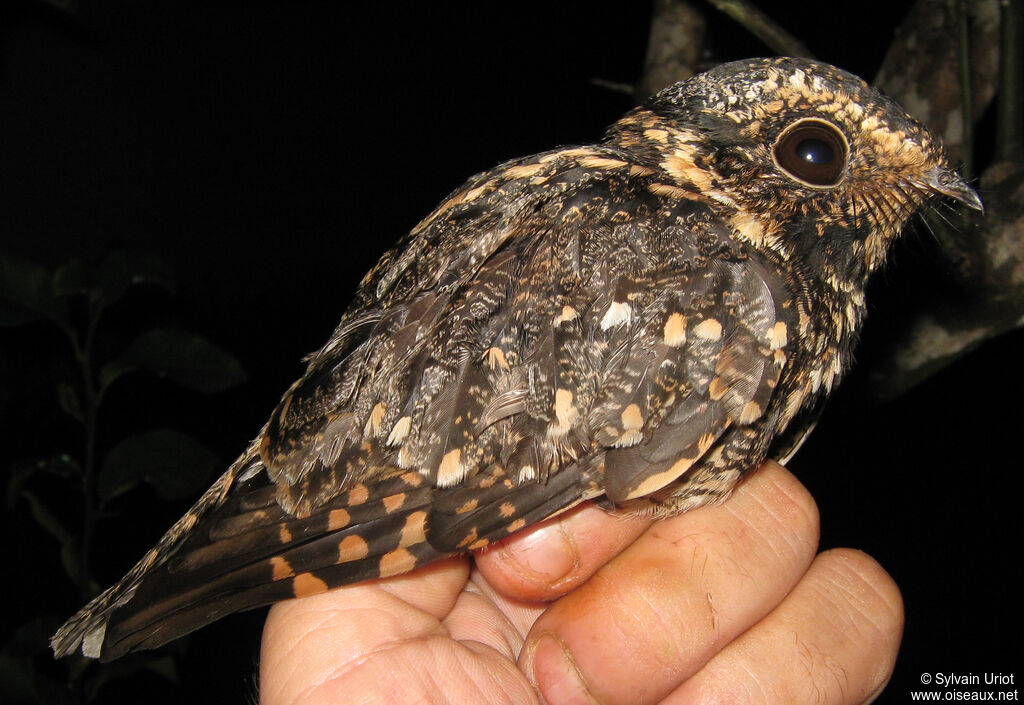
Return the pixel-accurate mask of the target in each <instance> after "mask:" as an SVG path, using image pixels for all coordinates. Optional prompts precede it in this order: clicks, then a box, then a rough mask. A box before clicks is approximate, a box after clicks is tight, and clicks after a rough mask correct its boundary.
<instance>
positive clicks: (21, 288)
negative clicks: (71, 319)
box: [0, 255, 68, 326]
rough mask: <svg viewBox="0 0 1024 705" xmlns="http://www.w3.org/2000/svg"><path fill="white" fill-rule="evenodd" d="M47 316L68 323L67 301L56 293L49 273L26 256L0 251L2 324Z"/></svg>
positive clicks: (11, 323)
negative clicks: (8, 254) (62, 299)
mask: <svg viewBox="0 0 1024 705" xmlns="http://www.w3.org/2000/svg"><path fill="white" fill-rule="evenodd" d="M44 319H48V320H51V321H56V322H57V323H59V324H61V325H62V326H66V325H67V321H68V311H67V308H66V307H65V306H64V302H63V301H60V300H58V299H56V298H54V296H53V287H52V284H51V281H50V273H49V272H47V271H46V269H45V268H44V267H41V266H40V265H38V264H35V263H34V262H29V261H27V260H22V259H17V258H14V257H9V256H7V255H0V325H3V326H17V325H21V324H23V323H30V322H32V321H38V320H44Z"/></svg>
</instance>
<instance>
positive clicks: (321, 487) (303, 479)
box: [51, 57, 983, 660]
mask: <svg viewBox="0 0 1024 705" xmlns="http://www.w3.org/2000/svg"><path fill="white" fill-rule="evenodd" d="M942 198H947V199H952V200H954V201H957V202H959V203H960V204H962V205H964V206H966V207H968V208H971V209H975V210H978V211H982V210H983V206H982V202H981V200H980V198H979V197H978V195H977V194H976V192H975V191H974V190H973V189H972V188H971V187H970V186H969V185H968V183H967V182H966V181H965V180H964V179H963V178H962V177H961V176H960V175H958V174H957V172H956V171H955V170H954V169H953V168H952V167H951V166H950V164H949V160H948V157H947V156H946V153H945V151H944V149H943V147H942V145H941V143H940V142H939V140H938V139H937V138H936V137H935V136H933V135H932V134H931V133H930V132H929V131H928V129H927V128H926V127H925V126H924V125H922V124H921V123H919V122H918V121H917V120H915V119H914V118H913V117H911V116H910V115H908V114H907V113H906V112H905V111H904V109H903V108H901V107H900V106H899V105H898V104H897V103H895V102H894V101H893V100H891V99H890V98H888V97H886V96H885V95H883V94H882V93H881V92H879V91H878V90H876V89H875V88H873V87H871V86H870V85H868V84H867V83H866V82H865V81H863V80H862V79H860V78H858V77H857V76H854V75H853V74H850V73H847V72H845V71H843V70H841V69H838V68H835V67H833V66H830V65H828V64H825V63H821V62H817V61H811V60H807V59H799V58H787V57H776V58H761V59H748V60H743V61H737V62H731V63H725V64H722V65H720V66H717V67H715V68H713V69H711V70H709V71H707V72H704V73H701V74H698V75H696V76H694V77H692V78H690V79H688V80H686V81H682V82H679V83H676V84H673V85H671V86H669V87H667V88H665V89H664V90H662V91H661V92H660V93H658V94H656V95H654V96H653V97H651V98H649V99H648V100H647V101H646V102H644V103H643V104H642V105H640V106H639V107H636V108H634V109H632V110H631V111H629V112H627V113H626V114H625V115H624V116H623V117H622V118H621V119H620V120H618V121H617V122H616V123H614V124H613V125H612V126H611V127H610V128H609V129H608V131H607V132H606V134H605V136H604V138H603V139H602V141H600V142H598V143H596V144H590V145H580V146H568V147H560V148H556V149H553V150H551V151H547V152H543V153H540V154H535V155H532V156H528V157H524V158H519V159H513V160H511V161H507V162H505V163H503V164H501V165H499V166H497V167H495V168H493V169H490V170H488V171H484V172H482V173H480V174H478V175H476V176H473V177H471V178H470V179H469V180H468V181H467V182H466V183H465V184H464V185H463V186H461V187H459V188H458V189H456V190H455V191H454V192H453V193H451V194H450V195H449V196H448V197H447V198H445V199H444V200H443V201H442V202H441V204H440V205H439V206H438V207H437V208H436V209H435V210H434V211H433V212H432V213H430V214H429V215H428V216H427V217H426V218H424V219H423V220H422V221H421V222H420V223H419V224H417V225H416V226H415V227H414V228H413V229H412V230H411V231H410V232H409V233H408V234H407V235H405V236H404V237H403V238H402V239H401V240H399V242H398V244H397V246H396V247H395V248H394V249H392V250H390V251H389V252H387V253H385V254H384V255H383V256H382V257H381V259H380V260H379V262H378V263H377V264H376V265H375V266H374V267H373V268H372V269H371V271H370V272H369V273H368V274H367V275H366V276H365V277H364V278H363V279H362V281H361V282H360V284H359V286H358V289H357V291H356V293H355V295H354V300H353V301H352V303H351V304H350V306H349V308H348V309H347V310H346V312H345V313H344V315H343V316H342V318H341V321H340V323H339V324H338V326H337V328H336V329H335V330H334V332H333V333H332V334H331V336H330V337H329V339H328V340H327V342H326V344H325V345H324V346H323V347H322V348H320V349H319V350H318V351H316V352H315V353H313V354H311V355H310V356H308V357H307V358H306V360H305V363H306V368H305V372H304V374H303V375H302V376H301V378H300V379H299V380H298V381H296V382H295V383H294V384H293V385H292V386H291V387H290V388H289V389H288V390H287V392H286V393H285V394H284V396H283V397H282V399H281V401H280V403H279V404H278V405H277V407H276V408H275V409H274V411H273V413H272V414H271V416H270V419H269V421H268V422H267V423H266V425H265V426H264V427H263V428H262V429H261V430H260V432H259V434H258V435H257V436H256V437H255V439H254V440H253V441H252V442H251V443H250V444H249V445H248V446H247V447H246V449H245V451H244V452H243V453H242V454H241V455H240V457H239V458H238V459H237V460H236V461H235V462H234V463H233V464H231V466H230V467H229V468H228V469H227V471H226V472H225V473H224V474H223V475H222V476H221V477H220V478H219V479H217V480H216V481H215V482H214V484H213V486H212V487H210V489H209V490H207V491H206V492H205V493H204V494H203V495H202V496H201V497H200V498H199V500H198V501H197V503H196V504H195V505H194V506H193V507H192V509H191V510H189V511H188V512H187V513H186V514H185V515H184V516H183V517H182V518H181V519H180V520H179V521H178V522H177V523H175V524H174V525H173V526H172V527H171V528H170V529H169V530H168V531H167V533H166V534H165V535H164V536H163V537H162V538H161V539H160V540H159V542H158V543H157V544H156V546H155V547H154V548H152V549H151V550H150V551H148V552H147V553H146V554H145V555H144V556H143V558H142V559H141V560H140V561H139V562H138V564H136V565H135V566H134V567H133V568H132V569H131V570H130V571H129V572H128V573H127V575H125V577H124V578H123V579H122V580H121V581H120V582H118V583H117V584H115V585H114V586H112V587H111V588H109V589H107V590H106V591H104V592H102V593H101V594H99V595H98V596H97V597H96V598H95V599H93V600H92V601H91V602H90V603H89V604H87V605H86V606H85V607H83V608H82V609H81V610H80V611H79V612H78V613H77V614H75V615H74V616H73V617H71V618H70V619H69V620H68V621H67V623H66V624H64V626H62V627H61V628H60V629H59V631H57V633H56V634H55V635H54V636H53V637H52V639H51V646H52V649H53V651H54V654H55V656H57V657H60V656H66V655H69V654H72V653H76V652H79V651H80V652H81V653H82V654H83V655H84V656H87V657H91V658H99V659H102V660H110V659H114V658H117V657H119V656H122V655H124V654H127V653H130V652H133V651H137V650H140V649H149V648H155V647H158V646H160V645H162V644H164V643H166V642H169V641H171V640H174V639H177V638H179V637H181V636H183V635H185V634H187V633H189V632H191V631H193V630H195V629H198V628H200V627H202V626H204V625H206V624H208V623H210V622H212V621H214V620H217V619H220V618H222V617H224V616H226V615H228V614H231V613H233V612H237V611H241V610H247V609H252V608H255V607H259V606H263V605H266V604H270V603H273V602H276V601H281V600H287V599H292V598H301V597H304V596H307V595H313V594H317V593H320V592H323V591H326V590H329V589H331V588H335V587H338V586H341V585H345V584H350V583H355V582H359V581H363V580H371V579H378V578H387V577H390V576H394V575H399V574H402V573H406V572H408V571H410V570H413V569H415V568H417V567H419V566H423V565H426V564H428V563H431V562H433V561H437V560H440V559H443V558H446V557H449V556H453V555H458V554H461V553H466V552H470V551H475V550H478V549H482V548H484V547H486V546H488V545H489V544H491V543H493V542H495V541H498V540H501V539H503V538H505V537H507V536H509V535H511V534H513V533H515V532H516V531H518V530H520V529H522V528H524V527H527V526H529V525H532V524H534V523H537V522H539V521H542V520H544V519H547V518H549V517H552V516H554V515H557V514H559V513H560V512H563V511H565V510H567V509H568V508H571V507H573V506H575V505H577V504H579V503H581V502H585V501H588V500H592V501H594V502H596V503H597V504H598V505H599V506H601V507H603V508H605V509H608V510H609V511H614V512H621V513H626V514H642V515H647V516H651V517H655V518H658V517H668V516H673V515H677V514H680V513H682V512H685V511H688V510H691V509H694V508H697V507H700V506H703V505H707V504H711V503H715V502H720V501H722V500H724V499H726V498H727V497H728V496H729V494H730V492H731V491H732V489H733V488H734V487H735V486H736V485H737V483H738V482H739V481H740V480H741V479H742V478H743V477H744V476H746V475H747V474H749V473H750V472H751V471H752V470H754V469H755V468H756V467H758V465H760V464H761V463H762V461H763V460H765V459H766V458H768V457H777V458H780V459H782V460H785V459H788V457H789V456H790V455H791V454H792V452H794V451H795V449H796V448H797V447H799V444H800V442H801V441H802V439H803V438H804V437H805V436H806V434H807V433H808V432H809V431H810V429H811V428H812V427H813V425H814V423H815V420H816V416H817V414H818V413H819V412H820V409H821V406H822V404H823V402H824V400H825V399H826V398H827V397H828V396H829V394H830V392H831V391H832V390H833V389H834V388H835V387H836V385H837V383H838V382H839V380H840V379H841V378H842V377H843V375H844V373H845V372H846V371H847V370H848V369H849V367H850V365H851V362H852V354H853V350H854V347H855V344H856V341H857V338H858V335H859V332H860V330H861V327H862V323H863V320H864V317H865V285H866V282H867V281H868V279H869V277H870V275H871V274H872V273H873V272H875V271H877V270H878V269H879V268H880V267H881V266H882V264H883V262H884V260H885V257H886V253H887V251H888V250H889V248H890V245H891V244H892V243H893V242H894V241H895V240H896V239H897V237H898V236H899V234H900V232H901V231H902V230H903V228H904V225H905V224H906V223H907V221H908V220H910V219H911V217H912V216H913V215H914V214H915V213H916V212H918V211H919V209H921V208H922V207H924V206H926V205H929V204H932V203H933V202H935V201H937V200H940V199H942Z"/></svg>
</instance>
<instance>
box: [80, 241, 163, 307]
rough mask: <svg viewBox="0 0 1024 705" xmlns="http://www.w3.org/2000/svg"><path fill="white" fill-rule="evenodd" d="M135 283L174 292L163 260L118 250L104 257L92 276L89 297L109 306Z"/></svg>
mask: <svg viewBox="0 0 1024 705" xmlns="http://www.w3.org/2000/svg"><path fill="white" fill-rule="evenodd" d="M135 284H156V285H157V286H161V287H163V288H164V289H166V290H167V291H170V292H173V291H174V280H173V277H172V276H171V271H170V268H169V267H168V266H167V264H166V263H165V262H164V261H163V260H161V259H159V258H157V257H148V256H137V255H131V254H128V253H127V252H124V251H123V250H116V251H114V252H111V253H110V254H108V255H107V256H106V257H104V258H103V261H102V262H100V265H99V267H97V268H96V271H95V272H94V273H93V277H92V287H91V292H90V295H91V297H92V299H93V300H94V301H95V302H98V303H101V304H102V305H103V306H109V305H110V304H112V303H114V302H116V301H117V300H118V299H120V298H121V297H122V296H124V293H125V291H127V290H128V287H130V286H133V285H135Z"/></svg>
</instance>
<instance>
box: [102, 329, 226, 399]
mask: <svg viewBox="0 0 1024 705" xmlns="http://www.w3.org/2000/svg"><path fill="white" fill-rule="evenodd" d="M133 370H148V371H150V372H154V373H156V374H157V375H159V376H161V377H166V378H167V379H169V380H171V381H173V382H176V383H178V384H180V385H182V386H183V387H188V388H189V389H194V390H196V391H198V392H205V393H207V394H212V393H214V392H220V391H223V390H225V389H228V388H229V387H233V386H235V385H236V384H241V383H242V382H244V381H245V372H244V371H243V370H242V364H241V363H240V362H239V361H238V360H237V359H236V358H235V357H233V356H232V355H230V354H229V353H227V352H225V351H224V350H222V349H221V348H219V347H217V346H216V345H214V344H213V343H212V342H210V341H209V340H207V339H206V338H204V337H203V336H201V335H199V334H197V333H189V332H186V331H179V330H171V329H167V328H157V329H154V330H150V331H147V332H145V333H143V334H141V335H140V336H139V337H138V338H136V339H135V340H133V341H132V342H131V344H130V345H129V346H128V348H127V349H126V350H125V351H124V352H123V353H122V354H121V356H120V357H119V358H117V359H115V360H112V361H111V362H109V363H107V364H106V365H104V366H103V368H102V369H101V370H100V385H101V386H102V387H104V388H106V387H107V386H109V385H110V384H111V383H113V382H114V381H115V380H116V379H117V378H118V377H120V376H122V375H124V374H126V373H128V372H131V371H133Z"/></svg>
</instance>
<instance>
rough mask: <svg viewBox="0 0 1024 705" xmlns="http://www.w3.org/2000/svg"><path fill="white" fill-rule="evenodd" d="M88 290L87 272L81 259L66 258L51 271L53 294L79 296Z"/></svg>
mask: <svg viewBox="0 0 1024 705" xmlns="http://www.w3.org/2000/svg"><path fill="white" fill-rule="evenodd" d="M87 291H89V272H88V271H87V270H86V268H85V264H84V263H83V262H82V260H80V259H78V258H75V259H72V260H68V261H67V262H65V263H64V264H62V265H61V266H59V267H57V271H56V272H54V273H53V295H54V296H60V297H66V296H80V295H82V294H85V293H86V292H87Z"/></svg>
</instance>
